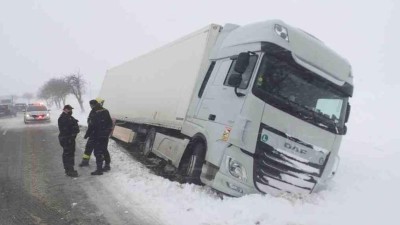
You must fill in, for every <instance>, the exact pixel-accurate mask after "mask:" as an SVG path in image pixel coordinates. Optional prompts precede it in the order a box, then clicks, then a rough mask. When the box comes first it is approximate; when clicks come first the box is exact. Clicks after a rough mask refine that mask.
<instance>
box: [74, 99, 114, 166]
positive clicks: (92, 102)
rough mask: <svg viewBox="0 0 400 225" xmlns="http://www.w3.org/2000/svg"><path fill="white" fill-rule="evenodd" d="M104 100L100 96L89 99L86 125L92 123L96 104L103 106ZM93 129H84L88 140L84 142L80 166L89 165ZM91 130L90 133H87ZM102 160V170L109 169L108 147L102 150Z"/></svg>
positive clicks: (92, 143) (93, 139)
mask: <svg viewBox="0 0 400 225" xmlns="http://www.w3.org/2000/svg"><path fill="white" fill-rule="evenodd" d="M103 103H104V100H102V99H100V98H96V99H95V100H90V101H89V105H90V108H91V109H92V110H91V111H90V113H89V116H88V119H87V123H88V125H90V124H91V123H92V120H93V116H94V114H95V112H96V109H97V108H96V105H97V104H100V105H101V106H103ZM92 131H93V130H90V129H88V130H87V131H86V134H85V137H84V138H85V139H87V138H89V139H88V141H87V142H86V146H85V152H84V154H83V157H82V162H81V163H80V164H79V166H80V167H84V166H89V160H90V156H91V154H92V152H93V150H94V148H95V143H96V142H95V137H94V135H93V132H92ZM89 132H92V133H89ZM103 154H104V161H105V166H104V167H103V171H109V170H110V169H111V167H110V163H111V157H110V153H109V152H108V149H107V148H105V150H104V153H103Z"/></svg>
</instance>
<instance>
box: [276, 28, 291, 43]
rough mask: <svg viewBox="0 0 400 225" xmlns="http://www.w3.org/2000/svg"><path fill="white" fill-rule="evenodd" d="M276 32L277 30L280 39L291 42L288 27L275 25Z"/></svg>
mask: <svg viewBox="0 0 400 225" xmlns="http://www.w3.org/2000/svg"><path fill="white" fill-rule="evenodd" d="M274 30H275V33H276V34H277V35H278V36H279V37H281V38H282V39H284V40H285V41H287V42H289V33H288V30H287V29H286V27H284V26H281V25H279V24H275V27H274Z"/></svg>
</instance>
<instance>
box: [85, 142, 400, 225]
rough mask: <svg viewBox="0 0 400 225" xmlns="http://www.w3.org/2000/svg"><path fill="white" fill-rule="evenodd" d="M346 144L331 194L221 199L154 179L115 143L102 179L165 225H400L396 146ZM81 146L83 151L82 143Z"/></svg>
mask: <svg viewBox="0 0 400 225" xmlns="http://www.w3.org/2000/svg"><path fill="white" fill-rule="evenodd" d="M399 143H400V142H396V141H395V142H394V143H386V144H387V145H385V144H381V145H380V146H379V147H376V146H374V144H372V143H371V142H368V141H366V142H358V141H352V140H347V139H345V141H344V143H343V146H342V148H341V163H340V167H339V171H338V173H337V174H336V177H335V179H333V181H332V182H331V183H330V184H329V186H328V189H327V190H325V191H322V192H320V193H317V194H312V195H308V196H290V195H287V196H282V197H272V196H268V195H260V194H254V195H248V196H244V197H241V198H231V197H224V198H223V200H222V199H220V198H219V197H218V196H217V195H216V194H215V193H214V192H213V191H212V190H211V189H210V188H208V187H200V186H196V185H190V184H180V183H178V182H171V181H169V180H168V179H165V178H163V177H160V176H157V175H154V174H152V173H151V172H150V171H149V169H147V168H146V167H145V166H143V165H142V164H141V163H140V162H137V161H135V160H134V159H132V157H131V156H130V154H129V153H128V152H127V151H126V150H125V149H124V148H122V147H121V146H119V145H118V144H117V143H116V142H114V141H112V140H111V141H110V144H109V150H110V153H111V155H112V167H113V168H112V172H110V173H108V174H106V175H105V176H102V177H100V178H99V179H103V180H104V182H103V183H104V184H106V185H108V186H109V187H110V189H112V190H114V192H113V193H115V195H116V198H118V196H119V199H120V200H121V201H122V202H123V203H124V205H125V206H128V207H130V208H131V211H139V212H141V213H142V214H143V215H147V216H151V217H152V218H153V219H156V220H157V221H163V222H164V223H165V224H171V225H172V224H174V225H175V224H176V225H178V224H182V225H188V224H199V225H200V224H204V225H205V224H249V225H250V224H268V225H270V224H276V225H278V224H285V225H294V224H296V225H313V224H340V225H344V224H349V225H350V224H351V225H355V224H360V225H361V224H362V225H365V224H385V225H388V224H398V222H397V214H396V212H397V207H396V205H397V204H398V203H399V202H400V195H399V194H398V193H399V190H400V175H399V174H400V173H399V169H400V164H399V163H398V160H399V159H400V153H399V152H398V151H397V149H398V148H396V147H395V146H396V144H397V145H398V144H399ZM79 145H80V146H81V147H83V146H84V141H83V140H81V141H80V143H79Z"/></svg>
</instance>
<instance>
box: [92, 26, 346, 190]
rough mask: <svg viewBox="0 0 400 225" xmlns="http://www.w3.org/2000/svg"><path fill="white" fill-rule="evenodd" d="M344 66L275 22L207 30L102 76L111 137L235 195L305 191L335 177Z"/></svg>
mask: <svg viewBox="0 0 400 225" xmlns="http://www.w3.org/2000/svg"><path fill="white" fill-rule="evenodd" d="M352 93H353V77H352V74H351V66H350V64H349V62H348V61H347V60H345V59H344V58H342V57H341V56H339V55H338V54H336V53H335V52H334V51H332V50H331V49H329V48H328V47H327V46H326V45H324V43H323V42H321V41H320V40H318V39H317V38H315V37H314V36H312V35H310V34H308V33H306V32H304V31H302V30H300V29H298V28H294V27H292V26H289V25H288V24H286V23H284V22H282V21H280V20H272V21H266V22H260V23H254V24H250V25H246V26H237V25H233V24H227V25H225V26H223V27H222V26H219V25H215V24H212V25H209V26H207V27H206V28H204V29H201V30H199V31H196V32H194V33H192V34H189V35H187V36H185V37H183V38H181V39H179V40H177V41H175V42H172V43H170V44H168V45H166V46H163V47H161V48H159V49H156V50H154V51H152V52H150V53H148V54H145V55H143V56H140V57H138V58H135V59H133V60H130V61H128V62H126V63H123V64H121V65H119V66H117V67H114V68H112V69H110V70H108V71H107V73H106V76H105V78H104V81H103V85H102V88H101V91H100V96H99V97H100V98H103V99H104V100H105V104H104V105H105V107H106V108H108V109H109V111H110V113H111V115H112V117H113V118H115V120H116V126H115V129H114V132H113V135H114V137H116V138H118V139H120V140H123V141H125V142H128V143H130V142H134V141H139V142H142V143H143V147H142V148H141V151H143V154H144V155H146V156H147V155H148V154H150V153H152V154H155V155H156V156H158V157H161V158H163V159H165V160H167V161H168V162H170V163H171V164H172V165H173V166H175V167H176V168H177V171H178V172H180V173H182V174H183V175H184V176H185V177H186V178H187V179H188V180H189V181H191V182H201V183H203V184H206V185H209V186H211V187H212V188H214V189H217V190H219V191H221V192H224V193H226V194H229V195H232V196H242V195H244V194H250V193H259V192H262V193H269V194H274V195H275V194H280V193H282V192H291V193H312V192H315V191H318V190H320V189H321V188H323V187H324V185H325V184H326V181H327V180H329V179H330V178H332V176H333V175H334V173H335V171H336V168H337V166H338V163H339V157H338V151H339V147H340V143H341V140H342V137H343V135H345V134H346V131H347V127H346V122H347V121H348V118H349V114H350V105H349V98H350V97H351V96H352Z"/></svg>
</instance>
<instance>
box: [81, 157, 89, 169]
mask: <svg viewBox="0 0 400 225" xmlns="http://www.w3.org/2000/svg"><path fill="white" fill-rule="evenodd" d="M84 166H89V159H82V162H81V163H80V164H79V167H84Z"/></svg>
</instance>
